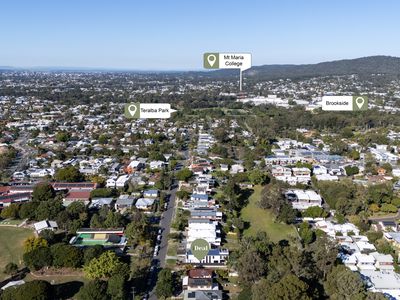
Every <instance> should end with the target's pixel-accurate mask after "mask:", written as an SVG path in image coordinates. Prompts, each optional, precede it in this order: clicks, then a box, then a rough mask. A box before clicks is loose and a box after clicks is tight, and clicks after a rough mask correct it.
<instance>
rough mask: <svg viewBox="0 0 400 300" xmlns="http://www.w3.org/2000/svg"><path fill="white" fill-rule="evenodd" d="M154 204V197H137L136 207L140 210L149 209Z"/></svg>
mask: <svg viewBox="0 0 400 300" xmlns="http://www.w3.org/2000/svg"><path fill="white" fill-rule="evenodd" d="M153 204H154V198H139V199H138V200H137V201H136V204H135V206H136V208H137V209H141V210H149V209H150V208H151V207H152V206H153Z"/></svg>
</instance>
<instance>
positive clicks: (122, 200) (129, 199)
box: [115, 195, 135, 211]
mask: <svg viewBox="0 0 400 300" xmlns="http://www.w3.org/2000/svg"><path fill="white" fill-rule="evenodd" d="M134 200H135V198H134V197H133V196H130V195H121V196H119V198H118V199H117V201H116V202H115V210H118V211H122V210H126V209H131V208H132V206H133V202H134Z"/></svg>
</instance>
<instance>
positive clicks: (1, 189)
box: [0, 186, 10, 195]
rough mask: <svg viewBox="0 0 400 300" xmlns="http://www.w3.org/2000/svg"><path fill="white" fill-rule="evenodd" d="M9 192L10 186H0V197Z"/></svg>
mask: <svg viewBox="0 0 400 300" xmlns="http://www.w3.org/2000/svg"><path fill="white" fill-rule="evenodd" d="M9 191H10V187H9V186H0V195H2V194H6V193H8V192H9Z"/></svg>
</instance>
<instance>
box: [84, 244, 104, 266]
mask: <svg viewBox="0 0 400 300" xmlns="http://www.w3.org/2000/svg"><path fill="white" fill-rule="evenodd" d="M103 252H104V249H103V246H101V245H94V246H92V247H87V248H85V249H84V250H83V262H84V264H85V265H87V264H88V263H89V262H90V261H91V260H92V259H94V258H98V257H99V256H100V255H101V254H102V253H103Z"/></svg>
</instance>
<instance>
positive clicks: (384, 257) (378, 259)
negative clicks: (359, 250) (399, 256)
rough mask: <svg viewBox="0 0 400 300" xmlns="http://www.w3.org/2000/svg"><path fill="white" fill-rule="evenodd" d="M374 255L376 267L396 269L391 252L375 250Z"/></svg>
mask: <svg viewBox="0 0 400 300" xmlns="http://www.w3.org/2000/svg"><path fill="white" fill-rule="evenodd" d="M370 255H372V256H373V257H374V258H375V267H376V268H377V269H379V270H394V266H393V257H392V256H391V255H390V254H381V253H378V252H373V253H371V254H370Z"/></svg>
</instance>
